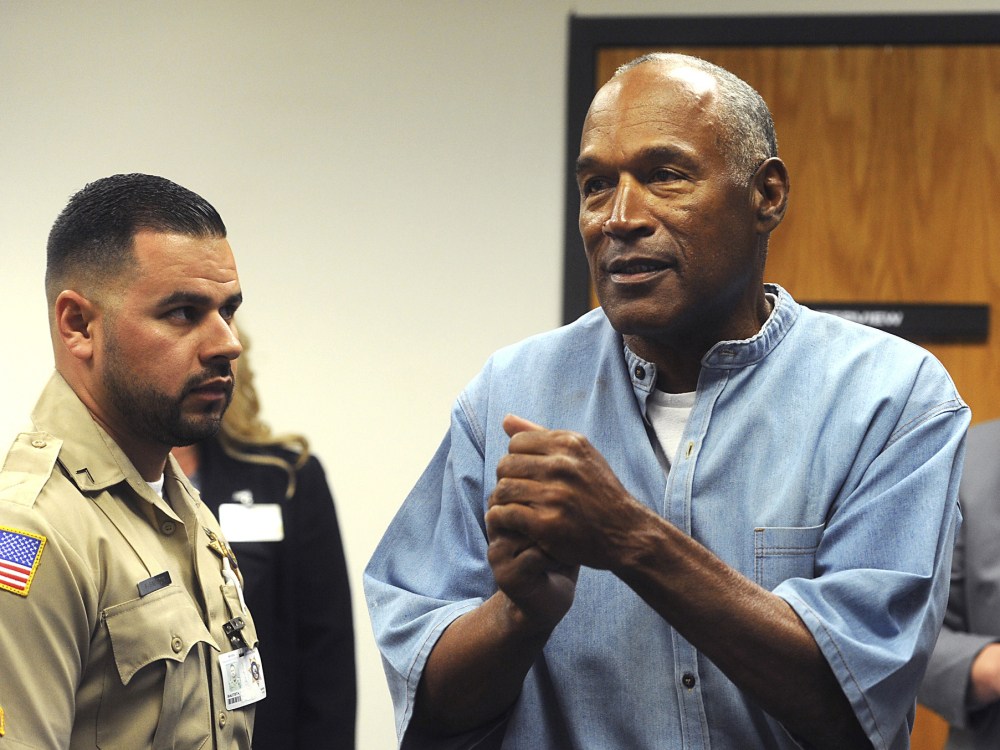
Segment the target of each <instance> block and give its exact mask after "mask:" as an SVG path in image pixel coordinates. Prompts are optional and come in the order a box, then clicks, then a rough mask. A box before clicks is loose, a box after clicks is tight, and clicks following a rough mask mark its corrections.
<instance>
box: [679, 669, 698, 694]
mask: <svg viewBox="0 0 1000 750" xmlns="http://www.w3.org/2000/svg"><path fill="white" fill-rule="evenodd" d="M695 682H697V680H695V678H694V675H693V674H691V673H690V672H685V673H684V676H683V677H681V683H682V684H683V685H684V687H686V688H687V689H688V690H690V689H691V688H693V687H694V684H695Z"/></svg>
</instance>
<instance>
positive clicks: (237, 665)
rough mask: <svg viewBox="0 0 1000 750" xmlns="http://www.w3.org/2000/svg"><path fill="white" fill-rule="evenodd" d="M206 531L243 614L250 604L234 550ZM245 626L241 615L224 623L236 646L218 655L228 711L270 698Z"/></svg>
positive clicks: (226, 632)
mask: <svg viewBox="0 0 1000 750" xmlns="http://www.w3.org/2000/svg"><path fill="white" fill-rule="evenodd" d="M205 531H206V533H207V534H208V538H209V540H210V544H209V547H210V548H211V549H212V551H213V552H215V553H216V554H217V555H219V557H221V558H222V577H223V578H224V579H225V581H226V583H229V584H232V585H233V586H234V587H235V588H236V593H237V594H238V595H239V597H240V607H241V608H242V609H243V614H246V611H247V605H246V602H245V601H244V600H243V587H242V586H240V580H239V578H238V577H237V576H236V573H235V572H233V568H232V563H231V561H232V560H234V559H235V558H234V556H233V553H232V550H230V549H229V548H228V547H226V546H225V544H224V543H223V542H222V540H220V539H219V537H218V536H216V535H215V533H213V532H212V531H210V530H209V529H207V528H206V529H205ZM244 626H245V623H244V621H243V618H242V617H240V615H238V614H237V615H235V616H234V617H233V619H231V620H230V621H229V622H227V623H225V624H224V625H223V626H222V628H223V630H224V631H225V634H226V637H227V638H228V639H229V643H230V645H232V647H233V650H232V651H226V652H225V653H223V654H219V669H221V670H222V686H223V688H224V690H225V692H226V708H227V709H229V710H233V709H236V708H240V707H242V706H249V705H250V704H251V703H256V702H257V701H259V700H262V699H263V698H265V697H267V686H266V685H265V683H264V667H263V665H262V663H261V659H260V652H258V651H257V649H256V648H250V644H248V643H247V641H246V639H245V638H244V637H243V633H242V630H243V628H244Z"/></svg>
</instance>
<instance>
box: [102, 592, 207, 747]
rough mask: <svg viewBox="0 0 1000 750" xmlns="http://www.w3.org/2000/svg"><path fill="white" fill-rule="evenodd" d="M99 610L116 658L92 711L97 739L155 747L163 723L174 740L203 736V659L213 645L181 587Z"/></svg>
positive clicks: (194, 741) (182, 743)
mask: <svg viewBox="0 0 1000 750" xmlns="http://www.w3.org/2000/svg"><path fill="white" fill-rule="evenodd" d="M101 616H102V619H103V621H104V623H105V625H106V626H107V628H108V634H109V636H110V638H111V648H112V653H113V656H114V659H113V660H109V663H108V665H107V668H106V670H105V674H104V690H103V693H102V696H101V705H100V708H99V709H98V712H97V744H98V747H100V748H102V750H119V749H120V750H125V748H136V747H156V746H157V745H159V744H160V743H159V742H154V739H159V738H156V737H155V735H156V729H157V726H158V725H161V724H162V725H163V726H164V731H165V732H166V734H170V735H173V738H174V739H173V741H174V743H175V744H176V746H177V747H185V748H197V747H200V746H201V745H202V744H204V743H205V741H206V740H207V739H208V738H209V736H210V734H211V731H212V713H211V704H210V703H209V695H208V690H209V689H208V680H209V672H208V669H209V668H210V664H209V663H207V662H210V661H211V658H212V655H213V651H212V649H216V650H218V646H216V644H215V643H214V641H213V640H212V637H211V634H210V633H209V632H208V629H207V628H206V627H205V623H204V622H203V621H202V619H201V615H200V613H199V612H198V610H197V608H196V607H195V605H194V603H193V602H192V601H191V599H190V597H189V596H188V594H187V592H186V591H185V590H184V589H183V588H181V587H180V586H178V585H176V584H175V585H170V586H167V587H166V588H163V589H160V590H159V591H155V592H153V593H152V594H149V595H148V596H146V597H143V598H140V599H132V600H130V601H127V602H124V603H122V604H118V605H115V606H113V607H109V608H108V609H106V610H104V611H103V612H102V613H101ZM201 643H205V644H208V646H210V647H211V648H205V647H204V646H199V644H201ZM161 736H164V732H161Z"/></svg>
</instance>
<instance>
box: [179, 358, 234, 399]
mask: <svg viewBox="0 0 1000 750" xmlns="http://www.w3.org/2000/svg"><path fill="white" fill-rule="evenodd" d="M219 378H228V380H229V382H228V383H226V390H227V391H228V392H230V393H232V390H233V366H232V364H230V363H229V362H220V363H218V364H213V365H209V366H208V367H206V368H205V369H204V370H203V371H202V372H200V373H198V374H197V375H192V376H191V377H189V378H188V379H187V380H186V381H185V382H184V387H183V388H182V389H181V395H182V396H186V395H187V394H188V393H190V392H191V391H193V390H195V389H196V388H201V387H202V386H204V385H206V384H207V383H210V382H211V381H213V380H218V379H219Z"/></svg>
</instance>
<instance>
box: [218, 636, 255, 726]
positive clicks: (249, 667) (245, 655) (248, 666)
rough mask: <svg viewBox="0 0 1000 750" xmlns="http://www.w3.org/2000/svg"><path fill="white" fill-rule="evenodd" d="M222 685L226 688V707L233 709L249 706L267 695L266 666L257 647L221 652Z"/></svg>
mask: <svg viewBox="0 0 1000 750" xmlns="http://www.w3.org/2000/svg"><path fill="white" fill-rule="evenodd" d="M219 666H220V667H222V686H223V687H224V688H225V690H226V708H227V709H229V710H230V711H232V710H233V709H234V708H239V707H240V706H249V705H250V704H251V703H256V702H257V701H259V700H261V699H262V698H264V697H266V696H267V688H266V687H265V686H264V668H263V667H262V666H261V662H260V654H258V653H257V649H255V648H241V649H237V650H235V651H227V652H226V653H224V654H219Z"/></svg>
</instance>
